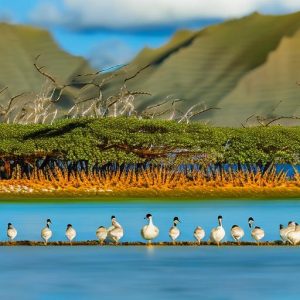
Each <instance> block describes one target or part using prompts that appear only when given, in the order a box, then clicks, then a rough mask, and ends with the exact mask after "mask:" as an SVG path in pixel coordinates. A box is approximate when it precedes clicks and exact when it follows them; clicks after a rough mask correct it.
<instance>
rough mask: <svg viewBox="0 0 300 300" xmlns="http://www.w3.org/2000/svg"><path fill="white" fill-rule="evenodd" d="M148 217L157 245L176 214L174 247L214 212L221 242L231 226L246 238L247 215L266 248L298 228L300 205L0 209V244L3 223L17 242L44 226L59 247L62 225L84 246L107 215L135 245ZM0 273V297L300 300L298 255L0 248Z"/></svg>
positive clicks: (208, 222) (287, 251)
mask: <svg viewBox="0 0 300 300" xmlns="http://www.w3.org/2000/svg"><path fill="white" fill-rule="evenodd" d="M148 212H150V213H152V214H153V216H154V222H155V223H156V225H157V226H159V228H160V236H159V238H158V239H157V240H158V241H165V240H169V237H168V233H167V232H168V229H169V227H170V226H171V223H172V222H171V221H172V219H173V217H174V216H178V217H179V218H180V219H181V221H182V223H181V224H180V225H179V226H180V229H181V236H180V239H179V240H193V230H194V228H195V227H196V226H197V225H201V226H203V227H204V228H205V229H206V231H207V233H209V231H210V229H211V228H212V227H213V226H216V223H217V220H216V218H217V216H218V215H219V214H222V215H223V218H224V227H225V230H226V231H227V235H226V240H231V237H230V234H229V230H230V228H231V226H232V225H233V224H239V225H240V226H243V227H244V229H245V232H246V236H245V240H251V238H250V234H249V230H248V228H247V219H248V217H249V216H253V217H254V219H255V220H256V221H257V225H259V226H261V227H263V228H264V229H265V231H266V238H265V240H278V239H279V235H278V225H279V223H283V224H286V223H287V222H288V221H289V220H295V221H298V222H299V221H300V220H299V219H300V201H290V200H286V201H282V200H281V201H265V202H261V201H241V202H240V201H217V202H215V201H209V202H208V201H207V202H203V201H201V202H186V203H178V202H177V203H172V202H168V203H142V202H141V203H137V202H131V203H116V204H113V203H105V204H101V203H84V204H78V203H76V204H1V205H0V229H1V231H0V240H5V239H6V236H5V229H6V224H7V223H8V222H12V223H13V224H14V225H15V226H16V227H17V229H18V237H17V239H18V240H28V239H29V240H39V239H40V229H41V228H42V227H43V226H44V225H45V224H44V223H45V220H46V219H47V218H51V219H52V221H53V226H52V230H53V240H65V237H64V230H65V226H66V224H67V223H72V224H73V225H74V227H75V228H76V230H77V233H78V238H77V240H91V239H94V238H95V230H96V228H97V227H98V226H99V225H105V226H108V225H109V224H110V216H111V215H112V214H114V215H116V216H117V218H118V220H119V221H120V223H121V224H122V225H123V226H124V228H125V236H124V239H123V241H141V240H142V239H141V237H140V228H141V227H142V226H143V225H144V224H145V220H144V216H145V214H146V213H148ZM206 239H207V238H206ZM0 270H1V272H0V298H1V299H125V300H127V299H130V300H132V299H143V300H144V299H146V300H147V299H200V298H202V299H253V298H254V297H255V298H256V299H297V298H298V296H299V293H300V285H299V280H300V247H299V248H298V247H220V248H217V247H109V246H106V247H101V246H88V247H86V246H80V247H22V246H20V247H0Z"/></svg>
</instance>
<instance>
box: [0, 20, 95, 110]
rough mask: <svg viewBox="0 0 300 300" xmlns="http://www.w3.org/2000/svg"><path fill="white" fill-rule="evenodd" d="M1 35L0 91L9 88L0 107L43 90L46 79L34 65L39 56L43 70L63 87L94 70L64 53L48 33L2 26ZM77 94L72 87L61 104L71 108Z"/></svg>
mask: <svg viewBox="0 0 300 300" xmlns="http://www.w3.org/2000/svg"><path fill="white" fill-rule="evenodd" d="M0 35H1V43H0V69H1V72H0V88H4V87H8V90H7V93H6V94H5V95H1V97H0V104H4V103H6V102H7V101H8V99H9V98H10V97H12V96H15V95H17V94H19V93H23V92H34V93H38V92H39V91H40V89H41V87H42V85H43V83H44V82H45V78H44V77H43V76H41V74H39V73H38V72H37V70H36V69H35V68H34V66H33V63H34V59H35V57H36V56H37V55H41V58H40V64H41V66H45V68H44V70H45V71H47V72H48V73H49V74H51V75H53V76H54V78H55V79H56V80H57V81H58V83H59V84H61V85H63V84H65V83H69V82H71V81H72V79H74V77H75V76H76V75H77V74H81V73H85V72H88V71H90V70H91V68H90V67H89V65H88V63H87V62H86V61H85V60H84V59H82V58H80V57H75V56H72V55H70V54H68V53H66V52H64V51H63V50H61V49H60V48H59V47H58V46H57V44H56V43H55V41H54V40H53V38H52V37H51V35H50V34H49V33H48V32H47V31H45V30H42V29H38V28H34V27H30V26H21V25H10V24H4V23H0ZM74 92H75V91H74V89H72V88H69V93H68V94H69V95H68V96H66V97H65V98H64V101H62V102H60V103H59V104H61V105H62V106H63V107H68V106H70V105H71V103H72V102H73V98H74V97H73V95H74ZM27 97H30V95H28V96H27ZM28 100H29V99H28Z"/></svg>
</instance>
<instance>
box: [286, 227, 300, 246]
mask: <svg viewBox="0 0 300 300" xmlns="http://www.w3.org/2000/svg"><path fill="white" fill-rule="evenodd" d="M295 225H296V226H295V229H294V230H292V231H290V232H289V233H288V234H287V240H288V241H289V242H290V243H291V244H292V245H297V244H299V243H300V225H299V224H298V223H295Z"/></svg>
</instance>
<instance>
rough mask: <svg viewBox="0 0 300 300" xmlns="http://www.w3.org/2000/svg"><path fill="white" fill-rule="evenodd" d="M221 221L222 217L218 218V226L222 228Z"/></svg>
mask: <svg viewBox="0 0 300 300" xmlns="http://www.w3.org/2000/svg"><path fill="white" fill-rule="evenodd" d="M222 220H223V217H222V216H218V222H219V226H222Z"/></svg>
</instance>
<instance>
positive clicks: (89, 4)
mask: <svg viewBox="0 0 300 300" xmlns="http://www.w3.org/2000/svg"><path fill="white" fill-rule="evenodd" d="M62 3H63V6H61V5H59V6H58V5H57V4H56V5H55V4H54V3H53V2H52V3H51V2H46V3H44V2H43V4H40V5H39V6H38V7H37V8H36V9H35V10H34V11H33V12H32V16H31V17H32V20H33V21H35V22H37V23H46V24H56V25H65V26H70V27H73V28H76V27H77V28H97V27H99V28H109V29H121V28H124V29H127V28H136V27H140V26H164V25H169V24H174V23H177V22H187V21H193V20H199V19H203V18H233V17H240V16H244V15H247V14H249V13H251V12H253V11H259V12H262V13H264V12H267V13H287V12H292V11H296V10H300V0H63V1H62Z"/></svg>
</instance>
